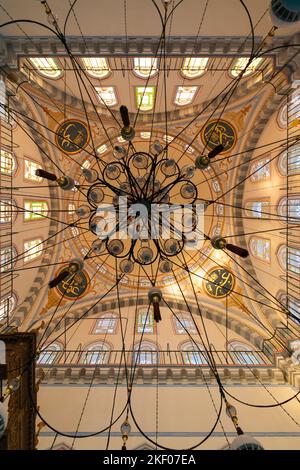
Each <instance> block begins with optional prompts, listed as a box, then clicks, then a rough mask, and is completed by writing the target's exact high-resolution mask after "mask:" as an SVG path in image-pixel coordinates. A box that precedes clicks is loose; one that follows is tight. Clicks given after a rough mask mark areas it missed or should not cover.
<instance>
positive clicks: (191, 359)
mask: <svg viewBox="0 0 300 470" xmlns="http://www.w3.org/2000/svg"><path fill="white" fill-rule="evenodd" d="M180 350H181V354H182V359H183V363H184V364H194V365H199V364H207V354H206V352H205V351H204V347H203V346H202V344H197V346H196V344H194V343H191V342H188V343H184V344H183V345H182V346H181V348H180ZM199 350H200V351H199ZM202 351H203V352H202Z"/></svg>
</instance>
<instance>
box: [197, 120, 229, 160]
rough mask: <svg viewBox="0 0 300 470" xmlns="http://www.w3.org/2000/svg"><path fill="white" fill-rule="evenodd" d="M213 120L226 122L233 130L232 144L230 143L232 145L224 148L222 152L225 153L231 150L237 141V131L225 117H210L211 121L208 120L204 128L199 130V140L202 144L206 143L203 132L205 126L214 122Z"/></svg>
mask: <svg viewBox="0 0 300 470" xmlns="http://www.w3.org/2000/svg"><path fill="white" fill-rule="evenodd" d="M214 122H218V124H219V123H221V122H225V123H226V124H228V126H230V127H231V128H232V130H233V134H234V141H233V144H232V147H230V148H229V149H227V150H224V152H223V153H227V152H231V150H232V149H233V148H234V147H235V146H236V142H237V132H236V129H235V127H234V125H233V124H232V123H231V122H230V121H227V120H226V119H212V120H211V121H209V122H208V123H207V124H206V126H205V127H204V129H202V131H201V140H202V143H203V145H206V144H207V142H206V140H205V137H204V133H205V129H206V128H207V126H209V125H210V124H212V123H214Z"/></svg>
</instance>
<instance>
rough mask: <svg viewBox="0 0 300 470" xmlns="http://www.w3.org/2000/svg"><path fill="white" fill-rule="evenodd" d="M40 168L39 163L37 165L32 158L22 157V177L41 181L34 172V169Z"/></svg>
mask: <svg viewBox="0 0 300 470" xmlns="http://www.w3.org/2000/svg"><path fill="white" fill-rule="evenodd" d="M40 168H41V165H39V164H38V163H37V162H34V161H33V160H29V159H27V158H25V159H24V179H25V180H29V181H36V182H37V183H41V182H42V181H43V178H41V176H37V175H36V174H35V172H36V170H39V169H40Z"/></svg>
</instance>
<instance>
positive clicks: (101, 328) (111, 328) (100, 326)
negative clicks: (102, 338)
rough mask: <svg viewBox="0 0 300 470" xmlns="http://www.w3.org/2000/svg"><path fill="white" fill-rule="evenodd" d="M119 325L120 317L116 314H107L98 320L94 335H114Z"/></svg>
mask: <svg viewBox="0 0 300 470" xmlns="http://www.w3.org/2000/svg"><path fill="white" fill-rule="evenodd" d="M117 323H118V317H117V315H116V314H115V313H105V314H104V315H102V316H101V318H99V319H98V320H96V323H95V326H94V331H93V333H94V334H95V335H101V334H103V335H104V334H105V335H106V334H109V335H113V334H114V333H115V332H116V329H117Z"/></svg>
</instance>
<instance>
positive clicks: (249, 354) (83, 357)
mask: <svg viewBox="0 0 300 470" xmlns="http://www.w3.org/2000/svg"><path fill="white" fill-rule="evenodd" d="M210 355H211V357H213V359H214V362H215V363H216V365H222V366H230V367H232V366H239V367H241V366H245V367H247V366H251V367H252V366H267V365H269V366H270V365H272V363H271V361H270V360H269V359H268V358H267V357H266V355H265V354H263V353H262V352H261V351H215V350H214V351H212V352H211V353H210ZM208 362H209V361H208V355H207V353H206V352H205V351H201V352H200V351H199V350H194V351H169V350H160V351H149V350H148V351H142V350H141V351H133V350H125V351H122V350H110V351H108V350H92V351H88V350H84V351H78V350H66V351H53V350H52V351H51V350H44V351H42V352H41V353H40V356H39V358H38V360H37V366H46V365H49V366H50V365H54V364H55V366H58V367H60V366H66V367H67V366H79V367H94V366H96V365H99V366H101V367H117V366H119V365H121V366H125V363H126V366H130V367H133V366H134V364H136V365H137V366H139V367H140V366H143V367H148V366H152V367H156V366H158V367H166V366H171V367H177V366H184V367H188V366H194V367H195V366H203V367H205V366H207V367H208Z"/></svg>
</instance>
